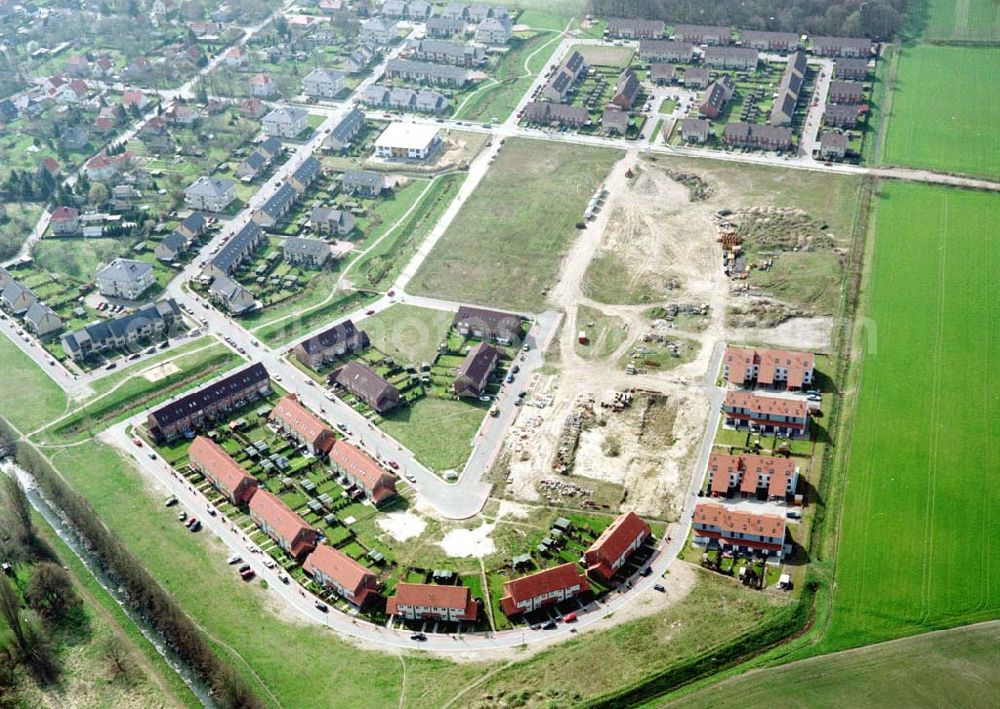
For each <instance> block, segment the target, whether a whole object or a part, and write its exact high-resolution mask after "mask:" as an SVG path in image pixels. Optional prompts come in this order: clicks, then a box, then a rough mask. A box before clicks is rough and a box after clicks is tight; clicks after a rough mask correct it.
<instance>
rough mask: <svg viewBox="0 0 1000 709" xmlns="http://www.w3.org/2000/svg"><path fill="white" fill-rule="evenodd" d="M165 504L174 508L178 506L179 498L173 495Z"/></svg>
mask: <svg viewBox="0 0 1000 709" xmlns="http://www.w3.org/2000/svg"><path fill="white" fill-rule="evenodd" d="M163 504H164V505H165V506H167V507H173V506H174V505H176V504H177V498H176V497H174V496H173V495H171V496H170V497H168V498H167V501H166V502H164V503H163Z"/></svg>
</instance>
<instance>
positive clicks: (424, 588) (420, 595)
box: [385, 583, 479, 623]
mask: <svg viewBox="0 0 1000 709" xmlns="http://www.w3.org/2000/svg"><path fill="white" fill-rule="evenodd" d="M385 612H386V615H390V616H395V617H397V618H403V619H405V620H443V621H447V622H452V623H474V622H475V621H476V619H477V618H478V617H479V604H478V603H477V602H476V601H475V599H473V598H472V591H471V589H470V588H469V587H468V586H439V585H437V584H429V583H400V584H396V592H395V594H393V595H392V596H389V598H388V599H386V604H385Z"/></svg>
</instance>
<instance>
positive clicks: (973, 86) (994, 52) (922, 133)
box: [885, 45, 1000, 178]
mask: <svg viewBox="0 0 1000 709" xmlns="http://www.w3.org/2000/svg"><path fill="white" fill-rule="evenodd" d="M998 75H1000V47H989V48H987V47H980V48H975V47H937V46H930V45H918V46H916V47H912V48H904V49H903V51H902V56H901V57H900V59H899V75H898V79H897V81H896V83H895V87H894V94H893V99H892V109H891V110H892V114H891V116H890V117H889V125H888V135H887V136H886V141H887V142H886V153H885V161H886V162H888V163H891V164H894V165H907V166H912V167H924V168H929V169H932V170H941V171H944V172H958V173H965V174H969V175H983V176H986V177H993V178H997V177H1000V160H997V155H1000V133H998V132H997V130H996V116H997V115H998V113H1000V92H998V91H997V90H996V77H997V76H998Z"/></svg>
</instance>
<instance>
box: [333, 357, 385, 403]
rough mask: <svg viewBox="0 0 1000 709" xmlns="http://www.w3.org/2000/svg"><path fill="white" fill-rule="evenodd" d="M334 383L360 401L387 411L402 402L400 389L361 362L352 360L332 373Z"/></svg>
mask: <svg viewBox="0 0 1000 709" xmlns="http://www.w3.org/2000/svg"><path fill="white" fill-rule="evenodd" d="M330 380H331V383H332V384H337V385H339V386H341V387H343V388H344V389H345V390H347V391H348V392H350V393H351V394H353V395H354V396H355V397H357V398H358V399H359V400H360V401H362V402H363V403H365V404H367V405H368V406H370V407H371V408H373V409H375V411H377V412H378V413H380V414H381V413H385V412H386V411H390V410H392V409H394V408H396V407H397V406H399V402H400V398H401V397H400V393H399V389H397V388H396V387H394V386H393V385H392V384H390V383H389V382H387V381H386V380H385V379H383V378H382V377H380V376H379V375H378V374H376V373H375V372H374V371H373V370H371V369H369V368H368V367H366V366H365V365H363V364H362V363H361V362H358V361H355V360H352V361H350V362H348V363H347V364H345V365H344V366H343V367H341V368H340V369H339V370H337V371H336V372H334V373H333V374H331V375H330Z"/></svg>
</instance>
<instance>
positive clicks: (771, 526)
mask: <svg viewBox="0 0 1000 709" xmlns="http://www.w3.org/2000/svg"><path fill="white" fill-rule="evenodd" d="M692 525H693V532H692V534H693V541H694V543H695V544H697V545H699V546H719V547H722V548H723V549H730V550H734V551H741V552H758V553H760V554H764V555H768V556H774V557H776V558H778V559H780V558H781V557H782V556H784V554H786V553H787V552H788V551H790V546H791V545H789V544H786V543H785V518H784V517H780V516H778V515H768V514H754V513H752V512H745V511H743V510H737V509H734V508H732V507H730V506H728V505H716V504H711V503H701V504H699V505H697V506H696V507H695V508H694V518H693V519H692Z"/></svg>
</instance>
